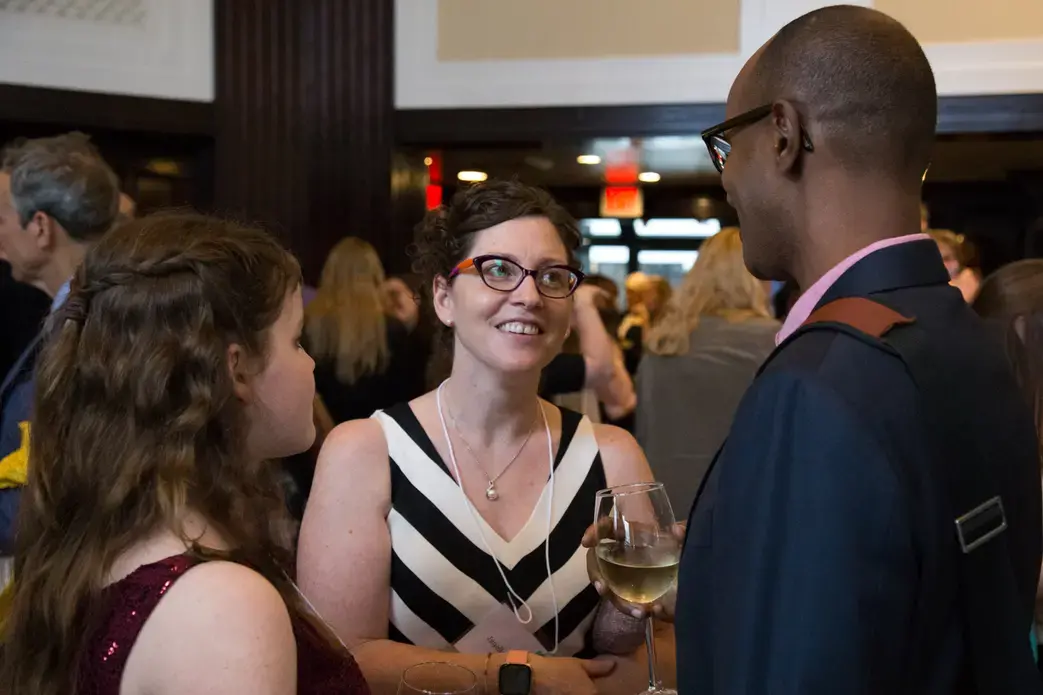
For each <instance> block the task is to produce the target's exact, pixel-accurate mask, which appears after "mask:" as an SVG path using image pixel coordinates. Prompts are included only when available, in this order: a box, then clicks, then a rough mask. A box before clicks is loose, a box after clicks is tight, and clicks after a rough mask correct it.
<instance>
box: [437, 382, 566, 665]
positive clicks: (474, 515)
mask: <svg viewBox="0 0 1043 695" xmlns="http://www.w3.org/2000/svg"><path fill="white" fill-rule="evenodd" d="M448 382H449V380H448V379H446V380H445V381H443V382H442V383H441V384H439V386H438V391H436V392H435V401H436V403H437V405H438V419H439V420H440V421H441V423H442V434H444V435H445V443H446V446H447V447H448V448H449V462H450V463H451V464H453V473H454V474H455V475H456V480H457V482H458V483H459V486H460V494H461V495H463V498H464V504H465V505H467V511H469V512H470V513H471V519H472V520H473V521H474V526H475V528H476V529H478V537H479V538H481V539H482V545H484V546H485V550H486V552H488V553H489V555H490V557H492V559H493V562H494V563H496V571H497V572H499V573H500V579H502V580H503V584H504V586H506V587H507V601H508V602H509V603H510V604H511V610H513V611H514V617H515V618H517V619H518V622H519V623H521V624H522V625H528V624H529V623H530V622H532V608H530V607H529V604H528V603H526V602H525V599H523V598H522V597H521V596H519V595H518V592H517V591H515V590H514V587H512V586H511V583H510V582H509V581H507V575H506V574H505V573H504V571H503V567H502V566H501V565H500V558H498V557H496V553H494V552H493V549H492V547H490V545H489V541H488V540H486V538H485V533H484V532H482V525H481V523H479V517H478V512H477V510H475V508H474V505H473V504H471V499H470V498H469V497H468V496H467V492H466V491H465V490H464V481H463V478H461V477H460V468H459V467H458V466H457V464H456V452H455V451H454V450H453V440H452V439H450V438H449V428H448V427H447V426H446V424H445V414H444V413H443V411H442V389H444V388H445V385H446V384H447V383H448ZM539 406H540V416H541V417H542V418H543V428H544V429H545V430H546V432H547V462H548V469H549V470H550V499H549V500H547V540H546V541H545V542H544V551H545V552H544V557H545V558H546V560H547V581H548V582H549V583H550V600H551V606H552V607H553V608H554V649H552V650H551V651H550V653H551V654H556V653H557V652H558V637H559V635H558V595H557V593H555V591H554V577H553V575H552V573H551V569H550V532H551V528H552V526H553V524H554V440H553V438H552V437H551V433H550V424H549V423H548V422H547V412H546V411H545V410H544V409H543V403H542V402H540V403H539ZM512 597H513V598H512ZM514 599H517V600H518V602H519V603H520V604H521V606H522V607H523V608H525V610H526V611H527V612H528V617H527V618H525V619H524V620H523V619H522V617H521V615H520V614H519V612H518V605H517V604H515V602H514Z"/></svg>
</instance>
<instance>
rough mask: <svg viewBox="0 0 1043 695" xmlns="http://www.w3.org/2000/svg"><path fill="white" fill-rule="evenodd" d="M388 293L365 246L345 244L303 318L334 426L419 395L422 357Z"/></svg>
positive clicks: (327, 267) (336, 250)
mask: <svg viewBox="0 0 1043 695" xmlns="http://www.w3.org/2000/svg"><path fill="white" fill-rule="evenodd" d="M393 292H395V288H394V287H389V284H388V281H387V279H386V278H385V276H384V266H383V265H382V264H381V262H380V258H379V257H378V256H377V252H376V250H374V248H373V247H372V246H371V245H370V244H369V243H367V242H365V241H363V240H362V239H358V238H355V237H347V238H345V239H342V240H341V241H340V242H339V243H338V244H337V245H336V246H335V247H333V250H332V251H331V252H330V255H329V256H328V257H327V259H326V264H325V265H324V266H323V268H322V278H321V281H320V283H319V288H318V292H317V293H316V295H315V299H313V300H312V301H311V303H310V304H308V307H307V309H306V310H305V330H304V339H305V343H306V345H307V348H308V351H309V352H310V353H311V355H312V357H313V358H314V359H315V386H316V388H317V390H318V393H319V395H320V396H322V400H323V401H324V402H325V404H326V407H327V409H328V410H329V412H330V415H331V416H332V417H333V419H334V420H335V421H336V422H345V421H347V420H354V419H358V418H364V417H369V416H370V415H372V414H373V413H374V412H376V411H377V410H380V409H382V408H386V407H388V406H390V405H392V404H394V403H398V402H400V401H402V400H409V399H411V398H414V397H416V396H418V395H419V394H421V393H423V392H424V390H425V389H424V368H425V366H426V365H425V360H424V357H423V352H424V351H423V350H422V348H421V346H420V345H418V344H414V343H416V341H414V340H413V339H412V338H411V330H410V329H411V326H407V325H406V324H405V323H403V320H400V318H397V317H400V316H403V312H402V311H401V310H400V309H399V308H396V303H394V302H393V301H392V294H393ZM399 303H400V302H399ZM411 323H413V324H414V325H415V320H414V321H412V322H411Z"/></svg>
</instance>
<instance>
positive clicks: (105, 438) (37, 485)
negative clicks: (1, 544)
mask: <svg viewBox="0 0 1043 695" xmlns="http://www.w3.org/2000/svg"><path fill="white" fill-rule="evenodd" d="M113 200H115V195H114V196H113ZM114 213H115V207H114V209H113V214H114ZM300 282H301V276H300V269H299V267H298V265H297V262H296V260H295V259H294V258H293V257H292V256H291V255H290V254H289V253H288V252H287V251H285V250H284V249H283V248H282V247H280V246H279V245H278V244H277V243H276V242H275V240H274V239H273V238H272V237H271V236H270V235H269V234H268V233H267V232H265V231H263V230H258V229H251V228H246V227H241V226H238V225H235V224H233V223H227V222H223V221H220V220H215V219H212V218H207V217H202V216H195V215H171V216H159V217H151V218H146V219H143V220H139V221H136V222H129V223H127V224H125V225H121V226H119V227H117V228H116V229H114V230H113V231H112V232H110V233H109V234H108V235H106V236H105V238H104V239H102V240H101V241H99V242H98V244H97V245H96V246H94V248H92V249H91V250H90V251H89V252H88V253H87V256H86V258H85V260H84V262H83V264H82V265H81V266H80V267H79V269H78V270H77V271H76V275H75V278H74V280H73V283H72V289H71V292H70V294H69V297H68V301H67V302H66V303H65V304H64V305H63V306H62V307H61V308H60V309H59V310H58V313H57V314H56V316H55V317H54V321H53V325H52V327H51V329H50V331H51V332H50V334H49V336H48V338H47V340H46V346H45V348H44V350H43V353H42V356H41V358H40V364H39V371H38V376H37V380H36V413H35V419H34V427H35V430H34V433H33V446H32V454H31V456H32V460H31V465H30V469H29V484H28V486H27V488H26V501H25V505H24V509H23V510H22V514H21V517H20V527H19V535H18V552H17V567H16V576H17V581H16V583H15V591H14V595H13V600H12V603H11V607H10V612H9V614H8V615H7V616H6V619H5V620H4V621H3V626H2V631H0V645H2V647H0V648H2V653H3V659H2V660H0V692H4V693H33V694H34V695H66V694H68V693H81V694H87V693H90V694H91V695H146V694H148V695H181V694H182V693H250V694H251V695H286V694H287V693H298V694H299V695H367V694H368V692H369V691H368V688H367V687H366V684H365V681H364V680H363V677H362V674H361V673H360V671H359V669H358V666H357V665H356V664H355V662H354V660H353V659H352V658H351V655H350V654H349V653H348V652H347V650H346V649H345V648H344V647H343V646H342V645H340V644H338V643H337V641H336V638H335V637H334V636H333V635H332V634H331V633H330V632H329V630H328V629H327V628H326V627H325V626H324V624H323V623H322V621H321V619H320V618H318V617H317V616H315V615H314V614H313V613H312V612H311V611H310V610H309V609H308V608H307V604H306V602H305V601H304V600H303V599H302V598H301V596H300V593H299V592H298V591H297V589H296V587H295V586H294V583H293V580H292V576H293V563H292V548H291V545H290V539H289V534H288V533H287V528H288V524H287V522H286V513H285V511H284V510H283V508H282V502H281V499H280V497H279V490H278V485H277V483H276V479H275V469H274V467H273V465H272V464H271V463H270V461H269V460H270V459H274V458H278V457H280V456H286V455H288V454H292V453H295V452H298V451H301V450H303V449H306V448H307V447H308V445H309V444H310V443H311V441H312V439H313V438H314V436H315V430H314V428H313V423H312V413H311V403H312V395H313V393H314V382H313V381H312V378H311V372H312V369H313V367H314V362H313V361H312V360H311V358H310V357H309V356H308V354H307V353H306V352H305V351H304V350H303V348H302V347H301V344H300V338H301V331H302V328H303V309H302V302H301V292H300Z"/></svg>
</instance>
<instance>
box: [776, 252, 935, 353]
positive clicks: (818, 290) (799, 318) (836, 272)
mask: <svg viewBox="0 0 1043 695" xmlns="http://www.w3.org/2000/svg"><path fill="white" fill-rule="evenodd" d="M925 239H926V240H928V241H930V239H931V237H929V236H927V235H926V234H906V235H905V236H898V237H894V238H891V239H884V240H882V241H877V242H875V243H873V244H870V245H869V246H867V247H865V248H864V249H862V250H860V251H856V252H855V253H853V254H851V255H850V256H848V257H847V258H845V259H844V260H842V261H840V263H837V264H836V265H835V266H833V267H832V268H830V270H829V272H827V273H826V274H825V275H823V276H822V277H820V278H819V279H818V280H816V281H815V284H814V285H812V286H811V287H809V288H808V290H807V292H805V293H804V294H802V295H800V298H798V299H797V301H796V302H795V303H794V304H793V308H792V309H791V310H790V312H789V315H788V316H786V321H785V323H783V324H782V330H780V331H779V332H778V333H776V334H775V344H776V345H779V344H781V343H782V341H784V340H785V339H786V338H788V337H790V336H791V335H793V334H794V333H795V332H796V331H797V329H798V328H800V326H801V324H803V323H804V322H805V321H807V320H808V317H809V316H811V312H813V311H814V310H815V307H816V306H818V303H819V302H820V301H822V298H823V297H824V296H826V292H828V291H829V288H830V287H832V286H833V283H835V282H836V281H837V280H839V279H840V276H841V275H843V274H844V273H846V272H847V271H848V269H849V268H851V266H853V265H854V264H855V263H858V262H859V261H860V260H862V259H863V258H865V257H866V256H868V255H869V254H871V253H876V252H877V251H880V250H882V249H886V248H889V247H891V246H897V245H898V244H908V243H910V242H913V241H924V240H925Z"/></svg>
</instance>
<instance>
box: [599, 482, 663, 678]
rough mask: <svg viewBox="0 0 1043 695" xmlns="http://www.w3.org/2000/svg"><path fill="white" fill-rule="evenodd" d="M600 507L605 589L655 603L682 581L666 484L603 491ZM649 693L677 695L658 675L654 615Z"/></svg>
mask: <svg viewBox="0 0 1043 695" xmlns="http://www.w3.org/2000/svg"><path fill="white" fill-rule="evenodd" d="M594 504H595V506H594V518H595V523H596V524H597V526H596V528H597V541H598V542H597V546H596V547H595V549H594V553H595V555H596V557H597V559H598V568H599V569H600V570H601V576H602V579H603V580H604V581H605V586H607V587H608V589H609V590H610V591H611V592H612V593H614V594H615V595H616V596H618V597H619V598H621V599H623V600H624V601H629V602H630V603H637V604H642V605H645V606H648V607H649V609H651V606H652V605H653V604H655V602H656V601H658V600H659V599H661V598H662V597H663V596H664V595H666V593H667V592H668V591H670V590H671V589H672V588H673V587H674V584H675V582H676V581H677V565H678V563H679V562H680V559H681V541H680V540H679V539H678V537H677V534H676V533H675V526H676V524H675V522H674V512H673V510H672V509H671V508H670V499H669V498H668V497H667V495H666V490H665V489H664V488H663V484H662V483H636V484H633V485H621V486H619V487H613V488H609V489H607V490H601V491H600V492H598V494H597V497H596V500H595V503H594ZM645 644H646V645H647V647H648V690H646V691H644V694H643V695H676V691H675V690H668V689H664V688H663V685H662V681H660V679H659V675H658V673H657V671H656V656H655V624H654V622H653V619H652V617H651V610H649V617H648V623H647V625H646V630H645Z"/></svg>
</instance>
